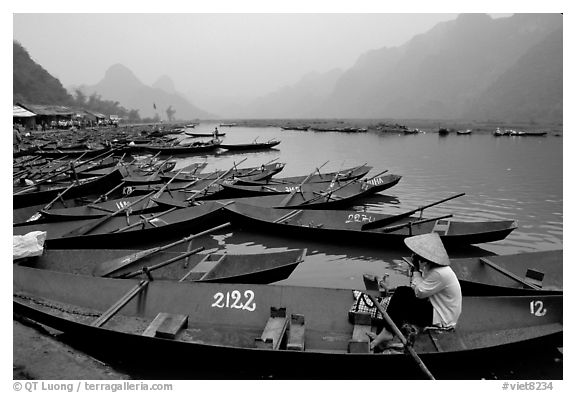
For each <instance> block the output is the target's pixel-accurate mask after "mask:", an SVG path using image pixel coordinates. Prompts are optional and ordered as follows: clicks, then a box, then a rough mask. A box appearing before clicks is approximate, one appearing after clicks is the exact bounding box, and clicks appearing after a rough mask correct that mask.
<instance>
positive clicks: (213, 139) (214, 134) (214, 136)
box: [212, 127, 220, 143]
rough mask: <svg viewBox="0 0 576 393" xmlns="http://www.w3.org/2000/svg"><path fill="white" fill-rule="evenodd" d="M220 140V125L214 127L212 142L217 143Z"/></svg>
mask: <svg viewBox="0 0 576 393" xmlns="http://www.w3.org/2000/svg"><path fill="white" fill-rule="evenodd" d="M219 141H220V140H219V139H218V127H214V131H213V132H212V142H213V143H216V142H219Z"/></svg>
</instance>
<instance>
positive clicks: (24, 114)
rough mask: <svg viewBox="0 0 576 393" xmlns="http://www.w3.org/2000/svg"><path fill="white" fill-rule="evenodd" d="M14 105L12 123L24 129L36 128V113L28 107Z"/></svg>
mask: <svg viewBox="0 0 576 393" xmlns="http://www.w3.org/2000/svg"><path fill="white" fill-rule="evenodd" d="M12 106H13V115H12V123H13V124H14V125H19V126H21V127H23V128H24V129H27V130H31V129H34V126H35V125H36V120H35V118H36V114H35V113H32V112H30V111H29V110H27V109H26V108H23V107H22V106H20V105H12Z"/></svg>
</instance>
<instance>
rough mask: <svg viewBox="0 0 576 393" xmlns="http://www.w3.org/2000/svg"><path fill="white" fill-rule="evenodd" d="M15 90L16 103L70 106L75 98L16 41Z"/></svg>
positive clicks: (13, 91)
mask: <svg viewBox="0 0 576 393" xmlns="http://www.w3.org/2000/svg"><path fill="white" fill-rule="evenodd" d="M13 47H14V52H13V57H12V59H13V68H12V75H13V90H12V100H13V102H14V103H16V102H21V103H31V104H45V105H70V104H71V103H72V102H73V98H72V96H71V95H70V94H68V92H67V91H66V89H65V88H64V87H63V86H62V83H60V81H59V80H58V79H56V78H54V77H53V76H52V75H50V73H48V71H46V70H45V69H44V68H42V66H40V65H39V64H38V63H36V62H35V61H34V60H32V58H31V57H30V55H29V54H28V51H26V49H24V47H22V45H20V43H18V42H16V41H14V44H13Z"/></svg>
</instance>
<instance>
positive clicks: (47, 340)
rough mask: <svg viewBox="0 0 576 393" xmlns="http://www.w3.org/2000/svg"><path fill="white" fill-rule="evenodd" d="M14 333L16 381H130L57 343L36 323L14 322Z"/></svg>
mask: <svg viewBox="0 0 576 393" xmlns="http://www.w3.org/2000/svg"><path fill="white" fill-rule="evenodd" d="M12 330H13V343H12V351H13V356H14V357H13V361H12V369H13V379H15V380H27V379H29V380H36V379H41V380H52V379H60V380H73V379H82V380H85V379H89V380H122V379H130V377H129V376H128V375H125V374H122V373H119V372H117V371H115V370H113V369H112V368H111V367H109V366H107V365H105V364H104V363H102V362H99V361H98V360H96V359H94V358H92V357H90V356H88V355H85V354H83V353H81V352H78V351H76V350H75V349H73V348H71V347H70V346H68V345H66V344H64V343H62V342H60V341H58V340H57V339H56V338H54V337H53V336H52V335H51V334H50V333H49V332H48V331H47V330H45V329H44V328H43V327H41V326H40V325H38V324H36V323H33V322H28V321H26V320H20V321H16V320H14V321H12ZM87 339H89V338H87Z"/></svg>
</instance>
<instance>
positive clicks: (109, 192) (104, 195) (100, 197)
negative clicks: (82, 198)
mask: <svg viewBox="0 0 576 393" xmlns="http://www.w3.org/2000/svg"><path fill="white" fill-rule="evenodd" d="M124 184H126V182H125V181H124V180H122V181H121V182H120V184H118V185H117V186H114V187H113V188H112V189H111V190H110V191H108V192H107V193H106V194H103V195H100V196H99V197H98V199H96V200H95V201H94V202H92V203H93V204H94V203H98V202H102V201H106V200H108V195H110V194H112V193H113V192H114V191H116V190H117V189H119V188H120V187H122V186H123V185H124Z"/></svg>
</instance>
